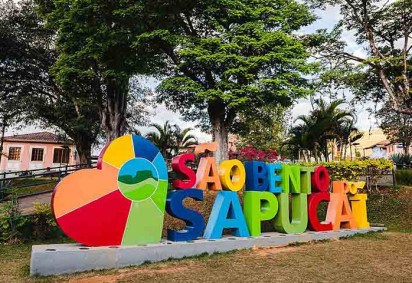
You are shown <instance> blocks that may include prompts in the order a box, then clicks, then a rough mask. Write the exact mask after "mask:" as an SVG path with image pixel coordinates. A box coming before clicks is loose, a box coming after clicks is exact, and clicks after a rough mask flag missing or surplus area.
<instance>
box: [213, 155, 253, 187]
mask: <svg viewBox="0 0 412 283" xmlns="http://www.w3.org/2000/svg"><path fill="white" fill-rule="evenodd" d="M219 177H220V181H221V183H222V186H223V188H224V189H226V190H229V191H233V192H237V191H240V190H241V189H242V188H243V186H244V185H245V181H246V170H245V166H244V165H243V163H242V162H241V161H240V160H237V159H231V160H225V161H222V163H220V165H219Z"/></svg>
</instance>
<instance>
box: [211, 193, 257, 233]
mask: <svg viewBox="0 0 412 283" xmlns="http://www.w3.org/2000/svg"><path fill="white" fill-rule="evenodd" d="M228 228H230V229H234V230H235V231H234V233H233V234H234V235H235V236H237V237H249V230H248V228H247V225H246V220H245V216H244V215H243V211H242V207H241V206H240V202H239V197H238V195H237V193H236V192H230V191H220V192H218V193H217V195H216V200H215V203H214V204H213V208H212V212H211V213H210V217H209V222H208V223H207V227H206V230H205V234H204V235H203V237H204V238H206V239H219V238H221V237H222V234H223V229H228Z"/></svg>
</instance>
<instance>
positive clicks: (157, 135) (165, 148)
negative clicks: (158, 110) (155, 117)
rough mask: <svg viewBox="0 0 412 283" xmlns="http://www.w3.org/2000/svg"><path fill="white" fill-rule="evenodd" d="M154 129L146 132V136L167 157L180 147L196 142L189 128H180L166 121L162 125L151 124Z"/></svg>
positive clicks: (176, 152)
mask: <svg viewBox="0 0 412 283" xmlns="http://www.w3.org/2000/svg"><path fill="white" fill-rule="evenodd" d="M150 126H152V127H154V128H155V129H156V131H152V132H149V133H147V134H146V138H147V139H148V140H150V141H151V142H152V143H154V144H155V145H156V146H157V147H158V148H159V150H160V152H161V153H162V155H163V156H164V157H166V158H167V159H171V158H172V157H173V156H174V155H176V154H178V153H179V152H180V151H181V150H182V149H185V148H187V147H189V146H191V145H195V144H197V139H196V137H195V136H193V135H191V134H190V131H191V129H190V128H186V129H183V130H182V129H181V128H180V127H179V126H178V125H172V124H170V121H166V122H165V123H164V124H163V125H159V124H151V125H150Z"/></svg>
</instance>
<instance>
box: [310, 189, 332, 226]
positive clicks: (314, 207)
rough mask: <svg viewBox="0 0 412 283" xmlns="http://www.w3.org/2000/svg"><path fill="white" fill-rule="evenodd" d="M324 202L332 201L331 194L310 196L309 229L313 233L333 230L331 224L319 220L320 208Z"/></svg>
mask: <svg viewBox="0 0 412 283" xmlns="http://www.w3.org/2000/svg"><path fill="white" fill-rule="evenodd" d="M322 201H327V202H329V201H330V194H329V193H315V194H311V195H310V196H308V202H309V205H308V212H309V215H308V216H309V229H310V230H313V231H330V230H332V229H333V225H332V223H331V222H320V221H319V218H318V206H319V203H320V202H322Z"/></svg>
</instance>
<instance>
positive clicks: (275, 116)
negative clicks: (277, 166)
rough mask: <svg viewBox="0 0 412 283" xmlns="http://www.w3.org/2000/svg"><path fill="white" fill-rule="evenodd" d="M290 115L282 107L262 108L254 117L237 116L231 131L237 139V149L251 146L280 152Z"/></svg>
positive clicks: (257, 110)
mask: <svg viewBox="0 0 412 283" xmlns="http://www.w3.org/2000/svg"><path fill="white" fill-rule="evenodd" d="M289 119H290V113H289V111H288V110H286V109H284V108H283V107H269V106H266V107H262V108H261V109H256V111H255V114H254V115H248V116H244V115H238V117H237V118H236V120H235V123H234V126H233V127H232V129H231V131H232V132H233V133H234V134H236V135H237V136H238V137H239V141H238V144H237V145H238V146H239V148H242V147H246V146H248V145H253V146H254V147H255V148H257V149H260V150H264V151H269V150H277V151H281V147H282V144H283V142H284V141H285V138H286V135H287V128H288V122H289Z"/></svg>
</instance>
